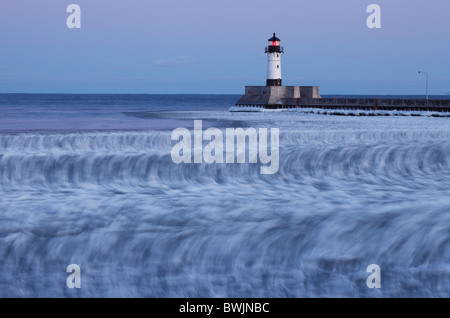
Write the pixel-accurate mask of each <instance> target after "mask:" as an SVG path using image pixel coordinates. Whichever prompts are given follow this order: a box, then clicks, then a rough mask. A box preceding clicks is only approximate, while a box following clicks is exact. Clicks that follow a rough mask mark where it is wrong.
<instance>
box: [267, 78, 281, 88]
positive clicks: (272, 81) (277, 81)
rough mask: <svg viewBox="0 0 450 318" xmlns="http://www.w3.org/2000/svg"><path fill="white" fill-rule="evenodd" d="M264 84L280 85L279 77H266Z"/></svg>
mask: <svg viewBox="0 0 450 318" xmlns="http://www.w3.org/2000/svg"><path fill="white" fill-rule="evenodd" d="M266 86H281V78H279V79H268V80H267V82H266Z"/></svg>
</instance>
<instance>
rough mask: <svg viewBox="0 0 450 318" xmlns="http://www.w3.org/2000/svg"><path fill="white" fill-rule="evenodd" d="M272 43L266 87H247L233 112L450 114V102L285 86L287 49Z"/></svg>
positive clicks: (273, 39)
mask: <svg viewBox="0 0 450 318" xmlns="http://www.w3.org/2000/svg"><path fill="white" fill-rule="evenodd" d="M268 41H269V43H268V46H267V47H266V49H265V53H267V56H268V60H267V62H268V64H267V81H266V86H246V87H245V94H244V96H242V97H241V98H240V99H239V100H238V101H237V102H236V105H235V107H232V108H231V109H230V110H231V111H234V112H239V111H245V112H248V111H259V110H261V109H268V110H270V109H273V110H283V109H292V108H303V109H308V110H310V109H317V110H322V111H319V113H333V112H327V111H325V110H334V111H371V112H373V111H383V112H386V111H399V112H402V111H403V112H439V113H441V112H442V113H450V98H449V99H419V98H387V97H384V98H347V97H340V98H339V97H335V98H322V97H321V96H320V94H319V87H318V86H282V78H281V54H283V53H284V48H283V47H281V46H280V39H279V38H277V37H276V35H275V33H274V34H273V37H272V38H270V39H269V40H268ZM427 96H428V95H427ZM334 113H337V112H334ZM446 117H447V116H446Z"/></svg>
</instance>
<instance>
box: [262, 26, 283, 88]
mask: <svg viewBox="0 0 450 318" xmlns="http://www.w3.org/2000/svg"><path fill="white" fill-rule="evenodd" d="M265 53H267V82H266V86H281V54H282V53H284V50H283V48H282V47H281V46H280V39H279V38H277V37H276V35H275V33H274V34H273V37H271V38H270V39H269V46H267V47H266V52H265Z"/></svg>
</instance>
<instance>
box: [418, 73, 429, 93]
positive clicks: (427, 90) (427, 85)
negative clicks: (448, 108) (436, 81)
mask: <svg viewBox="0 0 450 318" xmlns="http://www.w3.org/2000/svg"><path fill="white" fill-rule="evenodd" d="M422 73H423V74H425V75H426V76H427V100H428V73H427V72H423V71H419V74H422Z"/></svg>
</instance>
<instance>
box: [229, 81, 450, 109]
mask: <svg viewBox="0 0 450 318" xmlns="http://www.w3.org/2000/svg"><path fill="white" fill-rule="evenodd" d="M273 88H276V89H273ZM240 108H241V109H242V110H243V111H244V109H245V110H247V111H249V110H250V111H251V109H252V108H263V109H291V108H317V109H329V110H371V111H373V110H379V111H431V112H450V99H429V100H426V99H419V98H346V97H342V98H339V97H335V98H322V97H321V96H320V95H319V88H318V87H317V86H278V87H268V86H247V87H246V94H245V95H244V96H243V97H242V98H240V99H239V100H238V101H237V102H236V107H234V111H239V109H240Z"/></svg>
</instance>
